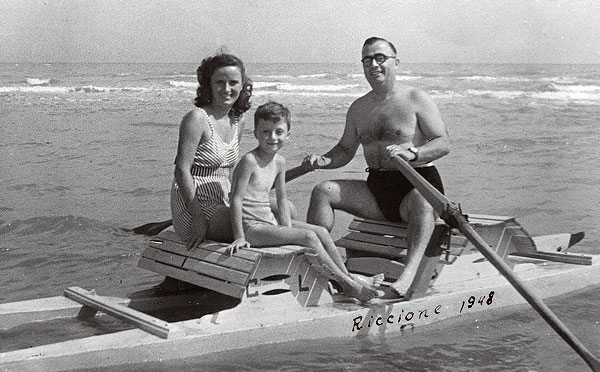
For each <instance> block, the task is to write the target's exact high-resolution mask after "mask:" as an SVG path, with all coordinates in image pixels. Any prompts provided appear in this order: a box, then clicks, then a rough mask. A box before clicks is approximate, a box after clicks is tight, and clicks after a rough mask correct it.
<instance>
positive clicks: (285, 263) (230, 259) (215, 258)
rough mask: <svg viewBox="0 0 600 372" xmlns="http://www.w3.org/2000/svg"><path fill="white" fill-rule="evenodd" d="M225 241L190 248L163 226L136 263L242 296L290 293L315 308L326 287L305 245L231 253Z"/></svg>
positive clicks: (181, 278) (216, 289)
mask: <svg viewBox="0 0 600 372" xmlns="http://www.w3.org/2000/svg"><path fill="white" fill-rule="evenodd" d="M227 245H228V244H226V243H219V242H210V241H208V242H206V243H204V244H202V245H201V246H200V247H199V248H197V249H194V250H188V249H187V248H186V246H185V243H183V242H182V241H181V240H180V239H179V237H178V236H177V234H176V233H175V232H174V231H172V230H165V231H163V232H161V233H160V234H159V235H158V236H156V237H155V238H153V239H152V240H150V242H149V246H148V248H146V250H145V251H144V252H143V254H142V257H141V258H140V260H139V262H138V267H141V268H144V269H148V270H151V271H154V272H156V273H159V274H162V275H165V276H168V277H171V278H175V279H178V280H182V281H184V282H187V283H191V284H194V285H197V286H199V287H203V288H207V289H210V290H213V291H215V292H219V293H222V294H225V295H228V296H231V297H235V298H239V299H242V298H252V297H256V296H260V295H266V296H268V295H278V294H282V293H290V294H291V295H292V296H294V297H295V298H296V300H297V301H298V303H300V304H301V305H302V306H314V305H316V304H317V303H319V301H320V300H321V295H322V294H323V292H324V291H325V290H326V289H328V284H327V278H326V277H323V276H322V275H320V274H322V272H321V271H319V269H320V268H319V267H318V265H315V266H312V265H311V263H310V262H313V264H314V263H316V262H315V261H314V257H312V255H309V254H305V251H306V248H305V247H300V246H294V245H286V246H280V247H267V248H248V249H241V250H239V251H238V252H237V253H235V254H234V255H231V256H230V255H228V254H225V250H226V248H227ZM309 261H310V262H309Z"/></svg>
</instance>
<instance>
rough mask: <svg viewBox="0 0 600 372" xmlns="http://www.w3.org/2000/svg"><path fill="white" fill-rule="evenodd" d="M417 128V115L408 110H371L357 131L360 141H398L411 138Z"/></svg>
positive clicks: (365, 142) (366, 142)
mask: <svg viewBox="0 0 600 372" xmlns="http://www.w3.org/2000/svg"><path fill="white" fill-rule="evenodd" d="M416 128H417V118H416V115H414V114H412V113H407V112H401V111H400V112H398V111H393V112H371V113H370V115H366V116H363V117H362V120H361V121H360V123H359V125H358V126H357V132H358V137H359V140H360V142H361V143H362V144H363V145H364V144H369V143H371V142H397V141H401V140H405V139H410V138H412V137H413V136H414V135H415V130H416Z"/></svg>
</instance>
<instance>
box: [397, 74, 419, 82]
mask: <svg viewBox="0 0 600 372" xmlns="http://www.w3.org/2000/svg"><path fill="white" fill-rule="evenodd" d="M421 78H422V76H408V75H398V76H396V80H397V81H411V80H419V79H421Z"/></svg>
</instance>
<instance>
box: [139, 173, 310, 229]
mask: <svg viewBox="0 0 600 372" xmlns="http://www.w3.org/2000/svg"><path fill="white" fill-rule="evenodd" d="M308 172H310V170H307V169H305V168H304V167H302V166H301V165H299V166H297V167H294V168H291V169H288V170H287V171H286V172H285V182H289V181H291V180H295V179H296V178H298V177H300V176H303V175H305V174H306V173H308ZM172 224H173V220H170V219H169V220H165V221H161V222H150V223H147V224H145V225H142V226H138V227H136V228H133V229H131V231H132V232H134V233H135V234H140V235H149V236H154V235H156V234H158V233H159V232H161V231H163V230H164V229H166V228H167V227H169V226H171V225H172Z"/></svg>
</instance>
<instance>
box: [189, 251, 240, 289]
mask: <svg viewBox="0 0 600 372" xmlns="http://www.w3.org/2000/svg"><path fill="white" fill-rule="evenodd" d="M183 268H184V269H186V270H191V271H194V272H196V273H198V274H201V275H205V276H209V277H212V278H215V279H220V280H223V281H226V282H231V283H236V284H241V285H244V286H245V285H246V284H248V280H250V273H248V272H243V271H236V270H232V269H229V268H226V267H222V266H219V265H215V264H211V263H207V262H204V261H200V260H196V259H193V258H188V259H187V260H186V261H185V264H184V265H183Z"/></svg>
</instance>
